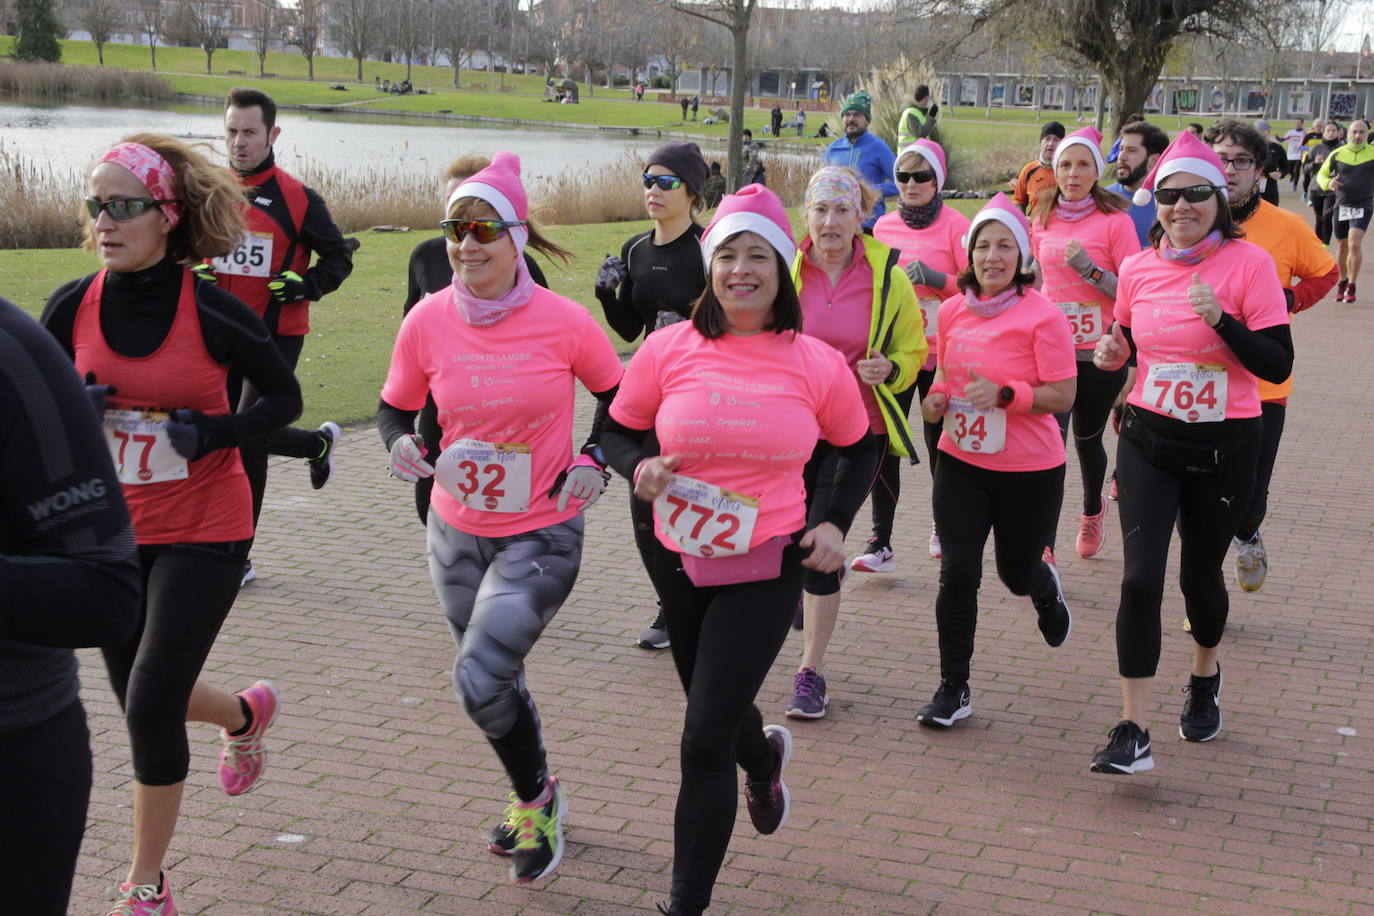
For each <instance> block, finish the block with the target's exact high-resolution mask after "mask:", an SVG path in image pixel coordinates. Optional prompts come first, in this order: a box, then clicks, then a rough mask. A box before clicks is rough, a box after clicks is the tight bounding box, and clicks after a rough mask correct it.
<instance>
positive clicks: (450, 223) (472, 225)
mask: <svg viewBox="0 0 1374 916" xmlns="http://www.w3.org/2000/svg"><path fill="white" fill-rule="evenodd" d="M523 225H525V221H524V220H518V219H517V220H504V219H446V220H442V221H441V222H440V223H439V228H440V229H442V230H443V232H444V238H446V239H448V240H449V241H450V242H452V243H453V244H455V245H460V244H462V242H463V239H465V238H467V237H468V236H469V235H471V236H473V237H474V238H476V239H477V241H479V242H481V243H482V244H483V245H487V244H490V243H491V242H494V241H496V240H497V239H499V238H500V237H501V236H503V235H505V234H506V230H507V229H509V228H510V227H512V226H523Z"/></svg>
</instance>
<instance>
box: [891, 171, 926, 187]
mask: <svg viewBox="0 0 1374 916" xmlns="http://www.w3.org/2000/svg"><path fill="white" fill-rule="evenodd" d="M896 175H897V184H906V183H907V182H908V181H914V182H916V183H917V184H925V183H926V182H927V181H934V180H935V170H934V169H921V170H920V171H919V172H903V171H901V170H900V169H898V170H897V172H896Z"/></svg>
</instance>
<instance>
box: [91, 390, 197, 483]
mask: <svg viewBox="0 0 1374 916" xmlns="http://www.w3.org/2000/svg"><path fill="white" fill-rule="evenodd" d="M103 425H104V428H105V443H106V444H107V445H108V446H109V447H110V457H111V458H113V459H114V464H115V471H116V473H117V474H118V476H119V482H120V483H122V484H129V485H131V486H137V485H139V484H145V483H162V482H163V481H167V480H185V479H186V478H187V477H189V476H190V474H191V472H190V469H189V467H188V466H187V463H186V459H185V458H183V457H181V456H180V455H178V454H177V451H176V449H174V448H172V442H171V440H170V439H168V438H167V414H165V413H160V412H154V411H147V410H115V409H113V408H107V409H106V410H105V416H104V420H103Z"/></svg>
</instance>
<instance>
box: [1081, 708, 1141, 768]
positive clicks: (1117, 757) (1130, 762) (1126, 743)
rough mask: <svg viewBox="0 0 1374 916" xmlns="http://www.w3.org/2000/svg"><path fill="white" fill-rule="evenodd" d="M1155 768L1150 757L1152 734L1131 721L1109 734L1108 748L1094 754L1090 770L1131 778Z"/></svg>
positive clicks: (1120, 725) (1121, 723) (1122, 722)
mask: <svg viewBox="0 0 1374 916" xmlns="http://www.w3.org/2000/svg"><path fill="white" fill-rule="evenodd" d="M1154 768H1155V759H1154V758H1153V757H1151V756H1150V733H1149V732H1147V731H1145V730H1144V729H1142V728H1141V727H1140V726H1139V725H1136V724H1135V723H1134V722H1132V721H1131V720H1129V719H1123V720H1122V721H1121V722H1120V724H1118V725H1117V726H1116V728H1113V729H1112V730H1111V731H1110V732H1108V733H1107V746H1106V747H1104V748H1103V749H1102V750H1100V751H1098V752H1097V753H1096V754H1093V762H1092V765H1091V766H1089V767H1088V769H1090V770H1092V771H1093V772H1094V773H1106V774H1108V775H1110V776H1130V775H1132V774H1134V773H1144V772H1145V771H1146V770H1153V769H1154Z"/></svg>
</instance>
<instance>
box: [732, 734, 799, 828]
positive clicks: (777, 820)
mask: <svg viewBox="0 0 1374 916" xmlns="http://www.w3.org/2000/svg"><path fill="white" fill-rule="evenodd" d="M763 736H764V737H765V738H766V739H768V743H769V744H771V745H772V746H773V750H774V751H775V752H776V753H777V755H778V759H777V763H776V764H775V765H774V767H773V772H772V773H770V774H768V778H767V779H764V780H757V781H756V780H754V779H751V778H746V779H745V780H744V801H745V804H746V805H747V806H748V808H749V819H750V820H752V821H753V822H754V828H755V829H756V830H758V832H759V833H761V834H763V835H764V836H767V835H768V834H770V833H777V832H778V830H779V829H780V828H781V827H782V825H783V824H785V823H787V815H788V812H789V811H791V808H792V795H791V793H789V792H788V791H787V784H786V783H785V782H783V781H782V770H783V767H785V766H787V761H788V760H789V759H791V757H792V733H791V732H789V731H788V730H787V729H785V728H783V727H782V726H781V725H765V726H764V727H763Z"/></svg>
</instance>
